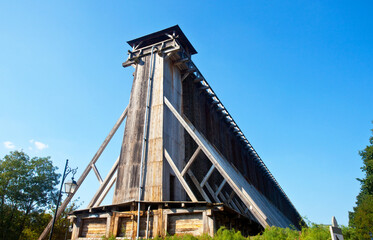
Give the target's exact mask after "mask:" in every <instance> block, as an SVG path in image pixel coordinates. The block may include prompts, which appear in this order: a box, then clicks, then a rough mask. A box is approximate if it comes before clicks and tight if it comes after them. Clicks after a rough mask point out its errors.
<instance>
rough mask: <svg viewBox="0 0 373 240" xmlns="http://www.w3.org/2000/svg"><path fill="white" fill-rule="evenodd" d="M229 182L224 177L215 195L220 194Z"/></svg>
mask: <svg viewBox="0 0 373 240" xmlns="http://www.w3.org/2000/svg"><path fill="white" fill-rule="evenodd" d="M226 183H227V180H225V178H224V179H223V181H222V182H221V183H220V185H219V187H218V189H217V190H216V192H215V195H216V196H217V195H219V193H220V191H221V190H222V189H223V187H224V185H225V184H226Z"/></svg>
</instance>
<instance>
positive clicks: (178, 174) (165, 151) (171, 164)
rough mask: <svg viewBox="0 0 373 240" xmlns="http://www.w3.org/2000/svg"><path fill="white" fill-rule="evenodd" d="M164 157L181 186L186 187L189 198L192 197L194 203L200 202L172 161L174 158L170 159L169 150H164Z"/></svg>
mask: <svg viewBox="0 0 373 240" xmlns="http://www.w3.org/2000/svg"><path fill="white" fill-rule="evenodd" d="M164 156H165V158H166V160H167V162H168V164H170V166H171V168H172V170H173V171H174V173H175V175H176V177H177V178H178V179H179V181H180V183H181V185H182V186H183V187H184V189H185V191H186V192H187V194H188V196H189V197H190V199H191V200H192V202H198V200H197V198H196V196H194V194H193V192H192V190H191V189H190V188H189V186H188V184H187V182H186V181H185V180H184V178H183V176H181V174H180V172H179V170H178V169H177V167H176V165H175V163H174V161H173V160H172V158H171V157H170V155H169V154H168V152H167V150H166V149H164Z"/></svg>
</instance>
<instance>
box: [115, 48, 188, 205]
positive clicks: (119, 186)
mask: <svg viewBox="0 0 373 240" xmlns="http://www.w3.org/2000/svg"><path fill="white" fill-rule="evenodd" d="M153 56H154V58H155V59H154V66H153V67H152V69H153V70H152V75H153V80H152V89H151V94H150V96H151V101H150V110H149V111H150V112H149V127H148V129H149V132H148V139H147V141H148V145H147V148H146V162H144V171H143V173H144V178H143V180H144V191H143V197H142V200H144V201H167V200H179V201H180V200H185V198H186V194H185V191H184V189H183V188H182V186H181V184H180V183H179V182H178V181H177V180H176V181H175V180H173V179H174V174H173V172H172V170H171V168H170V166H169V164H168V163H167V161H165V160H164V157H163V149H164V148H165V149H167V151H168V152H169V153H170V155H171V157H172V158H173V159H174V160H175V164H176V165H177V167H178V168H181V167H182V163H183V160H184V155H185V153H184V130H183V128H182V126H180V125H179V124H178V122H177V120H176V119H174V118H171V115H172V113H170V112H169V110H165V108H164V106H163V96H167V97H169V98H170V101H171V102H172V104H173V105H174V106H175V107H176V108H177V109H178V110H179V111H181V99H182V84H181V80H180V78H181V77H180V71H179V70H178V69H177V67H175V66H174V65H173V64H172V63H171V60H170V59H169V58H167V57H164V56H162V57H161V56H159V55H158V54H157V53H155V54H154V55H153ZM150 64H151V63H150V56H149V55H148V56H145V57H143V58H142V59H141V62H140V63H139V64H137V65H136V70H135V73H134V80H133V85H132V90H131V98H130V103H129V106H128V114H127V122H126V127H125V132H124V137H123V143H122V149H121V154H120V160H119V166H118V177H117V183H116V186H115V193H114V198H113V204H118V203H122V202H126V201H132V200H138V187H139V179H140V178H139V176H140V161H141V151H142V139H143V128H144V118H145V106H146V94H147V82H148V77H149V67H150Z"/></svg>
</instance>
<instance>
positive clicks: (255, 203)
mask: <svg viewBox="0 0 373 240" xmlns="http://www.w3.org/2000/svg"><path fill="white" fill-rule="evenodd" d="M164 102H165V104H166V106H167V107H168V108H169V109H170V110H171V112H172V113H173V114H174V116H175V117H176V118H177V119H178V120H179V122H180V124H181V125H182V126H183V127H184V128H185V130H186V131H187V132H188V133H189V135H190V136H191V137H192V138H193V140H194V141H195V142H196V143H197V144H198V145H199V146H200V147H201V149H202V151H203V152H204V154H205V155H206V156H207V157H208V159H209V160H210V161H211V162H212V163H213V164H214V165H215V167H216V168H217V170H218V171H219V173H220V174H221V175H222V176H223V177H224V178H225V179H226V180H227V182H228V183H229V185H230V186H231V187H232V189H233V190H234V191H235V192H236V193H237V194H238V196H239V197H240V199H241V200H242V201H243V202H244V203H245V205H246V206H247V207H249V208H250V206H251V208H250V211H251V212H252V214H253V215H254V216H255V217H256V218H257V219H258V221H259V223H260V224H261V225H262V226H263V227H266V226H272V225H276V226H281V227H287V226H289V225H290V221H289V220H288V219H287V218H286V217H285V216H283V215H282V214H281V213H279V210H278V209H277V208H276V207H274V206H273V205H272V204H271V203H270V202H269V201H268V200H266V199H265V197H262V196H261V194H260V193H259V192H258V191H257V190H256V189H255V188H254V187H253V186H251V185H250V184H249V183H248V182H247V181H246V180H245V178H244V177H243V176H242V174H241V173H239V172H238V171H236V170H235V169H234V168H233V167H232V165H231V164H229V162H228V161H227V160H226V159H225V158H224V156H222V155H221V154H220V153H219V152H218V151H217V150H216V149H215V148H214V147H213V146H212V145H211V144H210V143H209V141H208V140H207V139H206V138H205V137H204V136H203V135H202V134H201V133H200V132H199V131H198V130H197V129H196V128H195V127H194V126H193V125H192V124H191V123H190V122H189V121H188V120H187V119H186V118H185V117H182V116H181V115H180V114H179V113H178V112H177V111H176V110H175V109H174V108H173V106H172V104H171V103H170V102H169V101H168V99H167V98H164ZM248 192H249V193H248ZM252 197H254V198H255V200H253V198H252ZM263 210H264V212H265V213H264V212H263ZM274 212H276V214H274ZM277 223H278V224H277Z"/></svg>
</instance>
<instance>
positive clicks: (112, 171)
mask: <svg viewBox="0 0 373 240" xmlns="http://www.w3.org/2000/svg"><path fill="white" fill-rule="evenodd" d="M118 163H119V157H118V158H117V160H116V161H115V163H114V165H113V167H112V168H111V169H110V171H109V173H108V174H107V176H106V178H105V180H104V181H103V182H102V184H101V185H100V187H99V189H98V190H97V192H96V193H95V195H94V196H93V198H92V200H91V202H90V203H89V204H88V206H87V208H91V207H93V206H97V205H99V203H98V204H97V200H98V199H99V198H100V197H101V195H102V193H103V192H104V191H105V188H106V187H107V186H108V185H110V184H109V182H111V181H112V180H111V179H113V176H114V175H116V171H117V169H118Z"/></svg>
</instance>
